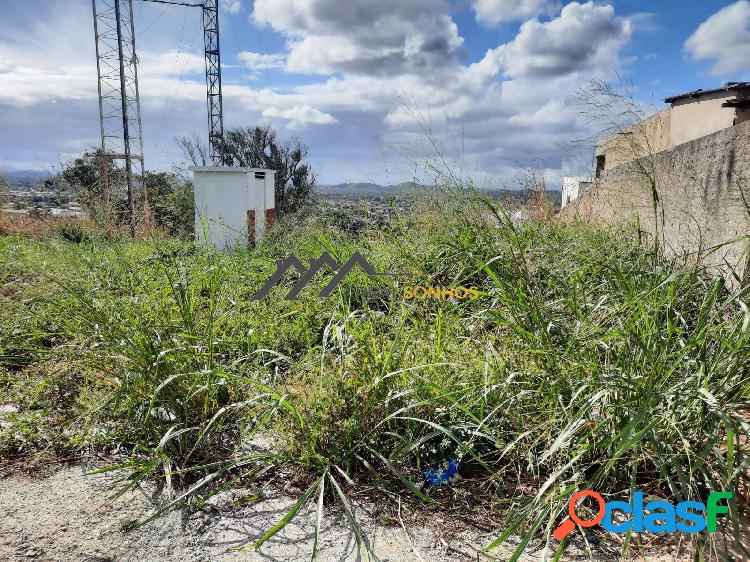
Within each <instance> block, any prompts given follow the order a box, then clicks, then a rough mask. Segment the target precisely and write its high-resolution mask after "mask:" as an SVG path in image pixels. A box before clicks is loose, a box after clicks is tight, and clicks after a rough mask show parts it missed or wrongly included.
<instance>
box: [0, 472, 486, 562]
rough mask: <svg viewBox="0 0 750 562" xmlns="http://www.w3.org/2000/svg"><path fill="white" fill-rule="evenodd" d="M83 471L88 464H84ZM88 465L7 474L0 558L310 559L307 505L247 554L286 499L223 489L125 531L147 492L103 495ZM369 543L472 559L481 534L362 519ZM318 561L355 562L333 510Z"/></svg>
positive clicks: (406, 553) (106, 485) (108, 480)
mask: <svg viewBox="0 0 750 562" xmlns="http://www.w3.org/2000/svg"><path fill="white" fill-rule="evenodd" d="M88 469H89V470H90V469H91V467H89V468H88ZM86 470H87V468H86V467H83V466H74V467H66V468H62V469H60V470H59V471H57V472H55V473H54V474H51V475H49V476H45V477H31V476H26V475H13V476H9V477H6V478H4V479H2V480H0V513H2V514H3V516H2V517H0V560H3V561H9V562H10V561H21V560H23V561H28V560H44V561H47V560H50V561H55V562H56V561H63V560H65V561H67V560H75V561H82V562H105V561H115V560H116V561H138V562H162V561H170V562H171V561H180V562H181V561H209V560H211V561H220V562H229V561H239V560H244V561H260V560H264V561H279V562H281V561H297V560H309V559H310V554H311V545H312V533H313V530H314V515H313V513H312V509H308V510H306V511H305V512H304V513H302V515H300V516H298V518H297V519H295V520H294V521H293V522H292V523H291V524H290V525H289V526H287V527H286V528H285V529H284V530H283V531H282V532H281V533H279V534H278V535H277V536H276V537H274V538H273V539H272V540H271V541H269V542H267V543H266V544H265V545H263V546H262V547H261V549H260V550H254V549H253V547H252V546H251V544H252V542H253V541H254V540H256V539H257V538H259V537H260V536H262V535H263V533H264V532H265V531H267V530H268V529H269V528H270V527H271V526H272V525H273V524H274V523H275V522H277V521H278V520H279V519H280V518H281V517H282V516H283V515H284V514H285V513H286V511H287V510H288V508H289V507H290V506H291V505H292V503H293V502H292V500H291V499H289V498H278V497H277V498H272V499H263V500H261V501H258V502H256V503H252V504H238V503H237V502H236V500H237V499H239V498H242V497H244V496H247V495H248V494H251V493H252V492H251V491H250V490H233V491H231V492H224V493H222V494H221V495H219V496H217V498H215V501H213V503H212V504H210V505H209V506H207V507H206V508H205V509H202V510H201V511H199V512H197V513H193V514H190V515H187V514H185V513H181V512H172V513H169V514H167V515H165V516H163V517H161V518H160V519H157V520H156V521H154V522H152V523H150V524H148V525H147V526H145V527H143V528H140V529H137V530H134V531H130V532H126V531H125V530H124V528H126V527H127V524H128V523H129V522H131V521H134V520H137V519H139V518H143V517H144V516H146V515H148V514H149V513H150V512H151V510H152V508H153V505H154V504H153V502H152V500H151V499H150V497H149V495H148V494H147V493H146V492H143V493H141V492H135V493H129V494H126V495H125V496H123V497H121V498H119V499H117V500H115V501H114V502H110V501H108V498H109V497H110V496H111V494H112V487H111V485H112V481H113V479H114V476H112V475H86V474H85V472H86ZM362 521H363V522H364V528H365V529H366V531H367V535H368V537H369V540H370V541H371V544H372V546H373V548H374V550H375V552H376V554H377V555H378V557H379V558H380V559H381V560H383V561H394V562H395V561H399V562H401V561H403V562H411V561H414V562H421V561H441V560H478V559H484V557H483V556H482V557H478V554H477V552H476V551H475V550H473V549H472V546H471V545H474V546H478V545H482V544H486V543H484V542H482V541H483V540H485V538H484V537H480V536H478V535H476V534H474V535H471V534H469V533H465V534H464V535H462V536H460V537H459V538H457V539H453V540H452V541H451V542H447V541H441V540H440V537H439V536H438V533H436V532H435V530H427V529H424V528H423V529H409V536H407V532H406V531H405V530H404V529H403V528H401V527H399V526H396V527H383V526H378V525H375V524H373V522H372V520H370V519H368V518H367V517H366V516H364V517H362ZM324 522H325V523H324V528H323V529H322V531H321V541H322V545H321V552H320V560H323V561H334V560H336V561H343V560H347V561H348V560H351V561H354V560H358V557H357V548H356V543H355V541H354V537H353V536H352V534H351V532H350V531H349V530H348V527H347V526H346V524H345V523H344V522H343V521H342V519H341V516H340V515H338V516H337V515H336V514H327V515H326V517H325V518H324Z"/></svg>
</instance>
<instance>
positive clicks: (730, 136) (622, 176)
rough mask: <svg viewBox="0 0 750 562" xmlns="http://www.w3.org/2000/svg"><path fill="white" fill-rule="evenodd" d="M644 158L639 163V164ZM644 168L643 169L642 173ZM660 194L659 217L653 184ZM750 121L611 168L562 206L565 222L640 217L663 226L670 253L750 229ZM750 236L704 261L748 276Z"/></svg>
mask: <svg viewBox="0 0 750 562" xmlns="http://www.w3.org/2000/svg"><path fill="white" fill-rule="evenodd" d="M639 164H640V166H639ZM644 170H645V173H644ZM649 177H655V178H656V190H657V192H658V196H659V199H660V202H659V205H658V208H657V213H656V214H657V217H655V216H654V203H653V196H652V185H651V181H650V179H649ZM743 197H744V198H745V200H746V201H747V203H748V205H750V122H745V123H742V124H740V125H737V126H734V127H730V128H727V129H723V130H721V131H719V132H717V133H714V134H711V135H707V136H704V137H701V138H699V139H696V140H693V141H690V142H687V143H684V144H681V145H679V146H677V147H675V148H673V149H671V150H668V151H665V152H661V153H659V154H656V155H654V156H651V157H647V158H644V159H642V160H640V161H639V162H631V163H628V164H624V165H621V166H618V167H616V168H614V169H612V170H610V171H609V172H608V173H607V175H606V176H603V177H601V178H599V179H598V180H597V181H596V183H595V185H594V187H592V188H591V189H589V190H587V191H585V192H584V193H582V194H581V196H580V197H579V198H578V200H577V201H575V202H572V203H571V204H570V205H568V206H567V207H566V208H565V209H563V211H561V218H562V219H563V220H582V221H585V222H592V223H596V222H600V223H617V222H623V221H629V222H632V221H635V220H638V221H639V222H640V226H641V229H642V230H644V231H646V232H648V233H650V234H651V235H654V234H655V233H657V232H658V234H659V237H660V239H661V240H662V244H663V247H664V249H665V251H666V253H667V254H672V255H674V254H683V253H685V252H698V250H699V249H701V248H702V249H706V248H709V247H712V246H717V245H720V244H724V243H726V242H729V241H730V240H732V239H733V238H736V237H737V236H745V235H749V234H750V209H749V208H748V207H747V206H746V205H745V202H744V201H743ZM747 250H748V242H747V240H743V241H741V242H738V243H734V244H731V245H728V246H724V247H722V248H720V249H718V250H716V251H714V252H713V253H711V255H709V256H704V258H703V259H704V260H705V261H706V262H707V263H709V264H713V265H716V266H718V267H720V268H722V270H723V271H724V272H726V271H728V269H727V267H726V266H725V261H726V262H727V263H728V264H730V265H731V267H733V268H735V270H736V271H737V272H738V273H740V274H741V275H743V274H744V275H745V276H746V278H747V277H748V273H750V272H748V267H747V265H748V251H747Z"/></svg>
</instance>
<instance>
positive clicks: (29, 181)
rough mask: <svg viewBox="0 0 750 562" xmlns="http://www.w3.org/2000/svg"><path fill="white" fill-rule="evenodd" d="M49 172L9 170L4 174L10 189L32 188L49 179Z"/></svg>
mask: <svg viewBox="0 0 750 562" xmlns="http://www.w3.org/2000/svg"><path fill="white" fill-rule="evenodd" d="M50 175H51V174H50V173H49V172H40V171H38V170H9V171H8V172H6V173H5V176H6V177H7V178H8V183H10V185H11V186H12V187H33V186H36V185H38V184H40V183H41V182H43V181H44V180H45V179H47V178H48V177H50Z"/></svg>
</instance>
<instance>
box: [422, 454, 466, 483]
mask: <svg viewBox="0 0 750 562" xmlns="http://www.w3.org/2000/svg"><path fill="white" fill-rule="evenodd" d="M457 471H458V461H457V460H456V459H450V460H449V461H448V467H447V468H440V467H435V468H425V470H424V477H425V478H426V479H427V482H429V483H430V484H432V485H433V486H439V485H441V484H448V483H449V482H450V481H451V478H453V476H454V475H455V474H456V472H457Z"/></svg>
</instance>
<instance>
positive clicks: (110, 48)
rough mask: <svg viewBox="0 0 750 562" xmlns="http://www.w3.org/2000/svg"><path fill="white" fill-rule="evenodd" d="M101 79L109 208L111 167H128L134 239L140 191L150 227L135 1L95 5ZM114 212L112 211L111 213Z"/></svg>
mask: <svg viewBox="0 0 750 562" xmlns="http://www.w3.org/2000/svg"><path fill="white" fill-rule="evenodd" d="M92 6H93V10H94V33H95V36H96V58H97V70H98V75H99V118H100V125H101V137H102V143H101V144H102V145H101V149H102V157H103V160H104V161H105V164H104V174H103V175H104V182H105V203H106V204H107V205H108V201H107V200H108V197H109V185H108V183H109V180H108V175H109V174H108V168H109V162H112V161H117V160H121V161H124V163H125V178H126V182H127V190H128V209H129V213H130V216H129V222H130V229H131V234H133V235H135V228H136V213H135V185H136V184H137V185H138V186H139V187H140V189H141V190H142V191H143V197H144V211H145V213H144V214H145V219H146V221H147V223H148V214H149V213H148V194H147V192H146V185H145V174H144V172H145V170H144V164H143V130H142V126H141V102H140V96H139V93H138V57H137V55H136V49H135V25H134V22H133V2H132V0H92ZM107 212H109V211H107Z"/></svg>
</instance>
